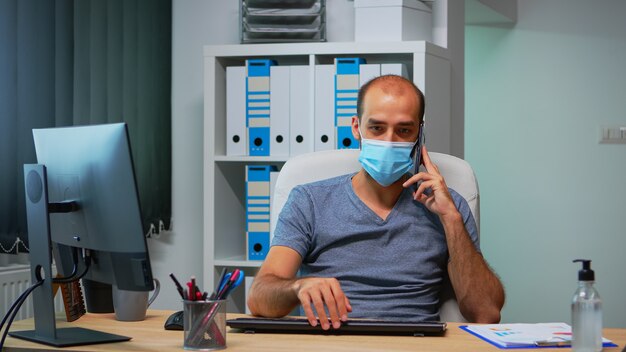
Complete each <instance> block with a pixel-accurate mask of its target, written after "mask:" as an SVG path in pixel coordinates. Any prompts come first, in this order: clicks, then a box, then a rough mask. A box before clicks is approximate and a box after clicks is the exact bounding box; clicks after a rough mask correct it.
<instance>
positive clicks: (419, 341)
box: [4, 310, 626, 352]
mask: <svg viewBox="0 0 626 352" xmlns="http://www.w3.org/2000/svg"><path fill="white" fill-rule="evenodd" d="M171 313H172V311H158V310H150V311H148V316H147V318H146V320H144V321H141V322H121V321H117V320H115V317H114V315H113V314H87V315H85V316H83V317H81V318H80V319H79V320H77V321H75V322H73V323H67V322H65V321H58V327H68V326H76V327H83V328H88V329H94V330H99V331H105V332H109V333H113V334H119V335H126V336H131V337H132V340H130V341H128V342H118V343H108V344H101V345H89V346H76V347H68V348H64V349H62V350H67V351H159V352H164V351H181V350H183V332H182V331H167V330H164V329H163V323H164V322H165V319H166V318H167V317H168V316H169V315H170V314H171ZM236 316H241V315H235V314H229V316H228V317H229V318H234V317H236ZM459 325H460V324H458V323H449V324H448V331H447V332H446V334H445V336H442V337H411V336H393V337H389V336H350V335H329V336H325V335H295V334H285V335H280V334H244V333H234V332H229V333H228V335H227V338H226V344H227V347H228V348H227V350H228V351H290V352H291V351H293V350H295V349H297V350H298V352H306V351H315V352H319V351H320V350H322V351H433V352H437V351H446V352H449V351H452V352H453V351H478V352H480V351H501V350H500V349H498V348H497V347H495V346H492V345H490V344H488V343H486V342H483V341H482V340H480V339H478V338H477V337H474V336H472V335H470V334H469V333H467V332H464V331H462V330H461V329H459ZM32 326H33V321H32V319H27V320H22V321H16V322H14V323H13V326H12V327H11V331H18V330H28V329H32ZM604 336H605V337H606V338H609V339H611V340H613V342H615V343H616V344H617V345H619V347H614V348H605V349H604V350H605V351H615V352H619V351H621V350H622V348H623V347H624V345H626V329H605V330H604ZM4 347H5V349H4V351H7V352H9V351H26V350H29V351H32V350H36V351H55V350H58V349H56V348H53V347H50V346H46V345H41V344H36V343H32V342H28V341H24V340H20V339H15V338H12V337H8V338H7V340H6V342H5V346H4ZM569 350H570V349H562V348H559V349H547V350H545V351H569ZM516 351H517V349H516ZM535 351H536V350H535Z"/></svg>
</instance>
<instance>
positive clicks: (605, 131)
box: [600, 125, 626, 144]
mask: <svg viewBox="0 0 626 352" xmlns="http://www.w3.org/2000/svg"><path fill="white" fill-rule="evenodd" d="M600 143H602V144H626V125H622V126H617V125H614V126H601V127H600Z"/></svg>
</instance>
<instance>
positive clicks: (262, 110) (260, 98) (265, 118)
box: [246, 59, 276, 156]
mask: <svg viewBox="0 0 626 352" xmlns="http://www.w3.org/2000/svg"><path fill="white" fill-rule="evenodd" d="M275 64H276V62H274V61H273V60H264V59H263V60H258V59H255V60H246V69H247V77H246V128H247V129H248V154H249V155H250V156H269V155H270V127H269V126H270V67H271V66H272V65H275Z"/></svg>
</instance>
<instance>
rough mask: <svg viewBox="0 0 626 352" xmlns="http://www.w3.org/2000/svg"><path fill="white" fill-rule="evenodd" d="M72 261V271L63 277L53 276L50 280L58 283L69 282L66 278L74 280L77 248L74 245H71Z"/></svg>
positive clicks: (76, 266) (76, 268) (76, 269)
mask: <svg viewBox="0 0 626 352" xmlns="http://www.w3.org/2000/svg"><path fill="white" fill-rule="evenodd" d="M72 262H73V264H74V267H73V268H72V273H71V274H69V275H68V276H65V277H57V278H54V279H52V282H54V283H59V284H60V283H67V282H71V281H66V280H72V281H73V280H74V276H76V272H78V248H76V247H72Z"/></svg>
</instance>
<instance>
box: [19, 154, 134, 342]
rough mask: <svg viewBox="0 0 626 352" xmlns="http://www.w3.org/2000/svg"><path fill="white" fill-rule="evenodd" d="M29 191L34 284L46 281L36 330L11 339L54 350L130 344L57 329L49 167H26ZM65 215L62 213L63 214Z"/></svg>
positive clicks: (38, 294)
mask: <svg viewBox="0 0 626 352" xmlns="http://www.w3.org/2000/svg"><path fill="white" fill-rule="evenodd" d="M24 184H25V186H26V187H25V189H26V215H27V221H28V242H29V244H30V272H31V282H32V283H35V282H38V281H39V279H40V278H43V279H44V282H43V284H42V285H41V286H40V287H38V288H36V289H35V290H34V291H33V292H32V295H33V310H34V313H35V316H34V321H35V329H34V330H27V331H14V332H10V333H9V335H10V336H12V337H16V338H20V339H24V340H28V341H31V342H37V343H42V344H46V345H50V346H55V347H67V346H80V345H92V344H99V343H108V342H120V341H128V340H130V339H131V338H130V337H128V336H122V335H115V334H109V333H105V332H101V331H96V330H89V329H83V328H78V327H75V328H60V329H57V328H56V320H55V314H54V295H53V293H52V265H51V263H52V253H51V248H52V247H51V240H50V212H51V211H54V210H53V209H56V207H54V206H51V205H50V204H48V183H47V177H46V167H45V166H44V165H38V164H27V165H24ZM60 211H63V210H60Z"/></svg>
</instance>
